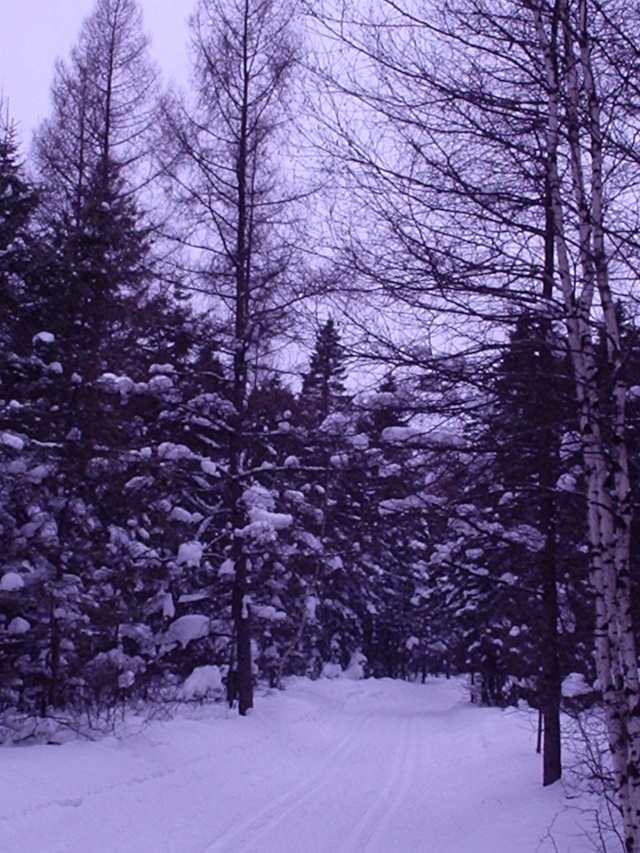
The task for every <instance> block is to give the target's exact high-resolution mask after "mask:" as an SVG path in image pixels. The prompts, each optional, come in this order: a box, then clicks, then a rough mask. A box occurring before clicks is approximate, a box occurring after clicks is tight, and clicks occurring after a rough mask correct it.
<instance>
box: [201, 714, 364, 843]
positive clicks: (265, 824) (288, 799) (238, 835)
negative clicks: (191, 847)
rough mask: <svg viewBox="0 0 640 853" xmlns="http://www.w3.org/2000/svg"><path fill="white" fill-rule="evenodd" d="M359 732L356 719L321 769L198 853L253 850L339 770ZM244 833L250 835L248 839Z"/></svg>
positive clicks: (351, 752)
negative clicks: (255, 845) (259, 840)
mask: <svg viewBox="0 0 640 853" xmlns="http://www.w3.org/2000/svg"><path fill="white" fill-rule="evenodd" d="M368 716H370V715H367V717H368ZM365 719H366V718H365ZM361 731H362V720H360V721H358V722H356V724H355V725H354V726H352V727H351V728H350V729H349V731H348V732H347V734H346V735H345V736H344V737H343V738H341V740H340V741H339V743H338V744H337V745H336V746H335V747H334V748H333V749H332V750H331V751H330V752H329V754H328V755H327V757H326V758H325V760H324V761H323V763H322V766H321V768H320V769H319V770H318V771H316V773H314V774H313V775H312V776H311V778H310V779H307V780H305V781H304V782H303V783H301V784H299V785H294V786H293V788H290V789H289V790H287V791H285V792H284V793H283V794H280V795H279V796H277V797H275V798H274V799H273V800H271V801H269V802H268V803H267V804H266V805H264V806H262V808H259V809H258V810H257V811H256V812H254V813H253V814H251V815H249V817H248V818H247V819H246V820H244V821H243V822H242V823H240V824H235V825H233V826H231V827H230V828H229V829H227V830H226V831H225V832H223V833H222V835H219V836H218V837H217V838H216V839H215V840H214V841H212V842H211V843H210V844H209V845H207V846H206V847H204V848H201V849H200V853H231V851H233V853H241V851H243V850H250V849H252V848H253V846H254V844H255V842H256V841H257V840H258V839H259V838H262V837H263V836H264V835H266V834H267V833H269V832H270V831H271V830H272V829H274V828H276V827H277V826H279V825H280V824H281V823H282V822H283V821H284V820H285V819H286V818H287V817H288V816H289V815H290V814H291V813H292V812H295V811H296V810H297V809H298V808H299V807H300V806H301V805H303V804H304V803H306V802H307V801H308V800H310V799H311V798H312V797H313V796H314V795H315V794H316V793H317V792H318V791H319V790H321V789H322V788H323V787H324V786H325V785H326V784H327V783H328V782H330V781H331V780H332V779H333V778H334V777H335V776H336V774H338V773H339V771H340V768H341V766H342V765H343V764H344V763H345V762H348V761H349V760H350V758H351V757H352V756H353V755H355V753H356V752H358V750H359V748H360V743H359V741H358V737H357V735H358V734H360V733H361ZM345 750H346V752H345ZM340 755H342V758H341V760H340V761H336V759H337V758H338V757H339V756H340ZM247 835H249V837H248V838H247ZM263 849H266V848H263Z"/></svg>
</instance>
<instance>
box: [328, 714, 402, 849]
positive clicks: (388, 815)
mask: <svg viewBox="0 0 640 853" xmlns="http://www.w3.org/2000/svg"><path fill="white" fill-rule="evenodd" d="M414 728H415V727H414V726H411V725H404V726H403V729H404V730H403V732H402V741H401V743H400V744H399V745H398V746H397V747H396V749H395V754H394V760H393V767H392V770H391V771H390V772H389V774H388V775H387V776H386V779H385V781H384V782H383V785H382V787H381V788H380V789H379V791H378V793H377V795H376V796H375V797H374V799H373V801H372V802H371V803H370V804H369V805H368V806H367V808H366V809H364V811H362V812H361V813H360V815H359V817H358V819H357V821H356V823H355V826H354V827H353V829H352V830H351V832H350V833H349V835H348V836H347V837H346V838H345V840H344V842H343V843H342V844H341V845H340V848H339V850H338V851H337V853H364V852H365V851H367V850H376V849H381V850H382V849H384V848H382V847H380V848H378V847H377V846H376V844H375V842H376V841H377V840H378V839H379V838H380V837H381V836H382V835H383V834H384V832H385V831H386V830H387V829H388V827H389V825H390V824H391V822H392V820H393V817H394V816H395V814H396V813H397V811H398V809H399V808H400V806H401V804H402V803H403V801H404V799H405V797H406V796H407V794H408V792H409V790H410V788H411V786H412V785H413V784H414V782H415V773H416V769H417V764H416V758H415V756H416V743H415V741H414V739H413V737H412V735H413V731H414Z"/></svg>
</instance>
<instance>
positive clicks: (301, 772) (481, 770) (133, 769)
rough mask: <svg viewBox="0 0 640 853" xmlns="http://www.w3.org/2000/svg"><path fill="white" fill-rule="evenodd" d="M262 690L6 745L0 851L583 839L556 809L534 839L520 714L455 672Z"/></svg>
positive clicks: (357, 849)
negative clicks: (261, 695) (210, 707)
mask: <svg viewBox="0 0 640 853" xmlns="http://www.w3.org/2000/svg"><path fill="white" fill-rule="evenodd" d="M261 701H263V702H264V704H262V706H261V707H259V708H258V709H257V712H256V715H255V717H253V715H252V716H251V717H249V718H248V719H247V720H243V721H238V720H237V719H235V718H229V719H225V718H222V717H219V718H218V719H213V720H210V721H209V720H206V719H205V720H202V721H200V720H196V721H189V720H176V721H175V722H173V721H172V722H171V723H169V724H168V725H167V726H166V727H164V726H161V725H158V726H157V728H154V729H152V730H151V731H150V734H149V736H148V737H145V738H144V739H140V740H136V738H135V737H133V738H131V739H127V738H124V739H123V740H121V741H119V742H116V741H113V740H110V741H105V742H104V743H99V744H86V745H85V744H78V743H76V744H70V745H69V746H68V747H64V746H63V747H59V748H58V747H56V748H55V749H47V748H44V749H43V748H41V747H37V748H35V750H34V752H33V754H32V756H33V758H32V759H30V756H31V753H30V751H29V749H25V750H24V751H22V750H15V751H14V750H9V751H7V752H5V753H4V757H5V759H6V761H5V767H4V768H3V769H5V770H6V771H7V772H6V773H5V774H4V782H3V777H2V774H0V791H4V793H3V796H2V797H0V853H18V851H20V853H471V852H472V851H473V853H485V851H489V850H492V851H494V853H529V851H533V850H536V849H539V850H540V851H542V850H544V851H547V850H549V851H550V850H552V849H553V850H556V851H560V853H586V851H588V850H591V849H592V848H591V847H590V846H588V845H587V846H584V845H583V844H582V842H581V840H580V831H581V830H580V828H579V827H578V828H576V826H575V825H573V824H572V823H571V818H570V815H567V814H566V813H563V814H561V815H560V818H559V819H558V824H556V826H557V825H559V824H560V823H561V822H562V821H564V822H565V824H566V825H567V826H569V830H567V832H568V833H570V834H567V833H565V835H564V839H565V840H564V843H560V844H558V845H555V842H552V841H551V840H549V842H548V843H547V841H546V840H545V841H544V843H543V842H542V840H541V839H542V837H543V835H544V833H545V828H546V827H548V826H551V825H552V824H554V821H555V819H556V816H557V815H558V813H559V812H558V808H559V805H560V799H559V796H558V793H557V792H556V793H555V794H554V792H553V791H549V790H546V791H542V789H540V788H539V787H538V785H537V760H536V758H535V756H534V755H533V752H532V751H531V738H532V735H531V732H529V731H527V726H528V723H527V722H524V723H523V722H522V720H521V719H520V720H519V718H518V716H517V715H515V714H513V715H509V714H507V715H503V714H501V713H500V712H496V711H494V710H493V709H471V708H470V706H469V705H468V702H467V701H466V700H465V697H464V696H463V695H461V691H460V689H459V685H456V683H452V684H447V683H444V682H439V681H433V682H431V683H430V684H427V685H426V686H424V687H423V686H421V685H412V684H405V683H399V684H396V683H391V682H384V681H381V682H380V683H379V684H377V683H376V682H373V681H369V682H363V683H360V684H357V685H353V686H352V685H350V684H345V683H344V682H343V683H338V684H331V683H329V684H326V683H314V684H312V685H310V684H307V683H306V682H305V681H304V680H301V681H298V682H295V683H294V684H293V685H292V687H291V692H290V695H289V697H287V696H286V695H277V696H273V697H270V698H269V699H268V700H267V699H264V700H261ZM503 732H504V733H505V734H504V735H503ZM461 756H464V761H465V772H464V773H463V774H461V773H460V760H461ZM23 758H24V760H23ZM28 759H29V760H28ZM12 776H15V788H16V790H15V793H14V791H13V790H12V784H11V780H12ZM49 780H51V781H49ZM3 784H4V788H3V787H2V786H3ZM56 788H57V790H56ZM534 801H535V802H534ZM532 808H534V812H533V814H532V812H531V809H532ZM565 811H566V810H565ZM506 815H508V818H507V817H505V816H506ZM505 821H506V822H505ZM562 831H563V832H564V831H565V830H564V829H563V830H562ZM554 832H556V829H555V827H554Z"/></svg>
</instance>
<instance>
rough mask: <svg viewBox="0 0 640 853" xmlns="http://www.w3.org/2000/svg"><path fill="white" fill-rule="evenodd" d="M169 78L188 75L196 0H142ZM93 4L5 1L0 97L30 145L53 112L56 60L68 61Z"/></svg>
mask: <svg viewBox="0 0 640 853" xmlns="http://www.w3.org/2000/svg"><path fill="white" fill-rule="evenodd" d="M140 5H141V6H142V9H143V12H144V19H145V29H146V31H147V32H148V33H150V35H151V36H152V38H153V45H152V55H153V57H154V59H155V60H156V61H157V63H158V64H159V65H160V67H161V68H162V71H163V72H164V75H165V78H175V79H177V80H178V82H180V83H184V82H185V80H186V77H187V58H186V42H187V27H186V21H187V18H188V17H189V15H190V13H191V11H192V9H193V7H194V5H195V0H140ZM93 7H94V0H0V95H2V96H3V97H4V99H5V100H8V101H9V113H10V116H11V117H12V119H13V120H14V121H15V122H16V123H17V124H18V125H19V130H20V137H21V139H22V141H23V143H24V144H25V145H28V144H29V142H30V140H31V134H32V132H33V130H34V129H35V127H36V126H37V124H38V123H39V121H40V120H41V119H43V118H45V117H46V116H47V114H48V112H49V87H50V85H51V80H52V77H53V67H54V62H55V60H56V58H57V57H58V56H62V57H64V58H66V57H67V56H68V55H69V51H70V49H71V47H72V45H73V44H74V42H75V40H76V38H77V35H78V32H79V30H80V25H81V24H82V21H83V19H84V18H85V17H86V16H87V15H89V14H90V13H91V11H92V10H93Z"/></svg>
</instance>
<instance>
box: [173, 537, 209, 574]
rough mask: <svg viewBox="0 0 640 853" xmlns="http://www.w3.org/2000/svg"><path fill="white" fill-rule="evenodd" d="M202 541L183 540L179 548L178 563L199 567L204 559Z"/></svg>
mask: <svg viewBox="0 0 640 853" xmlns="http://www.w3.org/2000/svg"><path fill="white" fill-rule="evenodd" d="M202 554H203V548H202V542H183V543H182V545H180V547H179V548H178V558H177V563H178V565H179V566H193V567H196V568H197V567H198V566H199V565H200V562H201V561H202Z"/></svg>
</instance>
